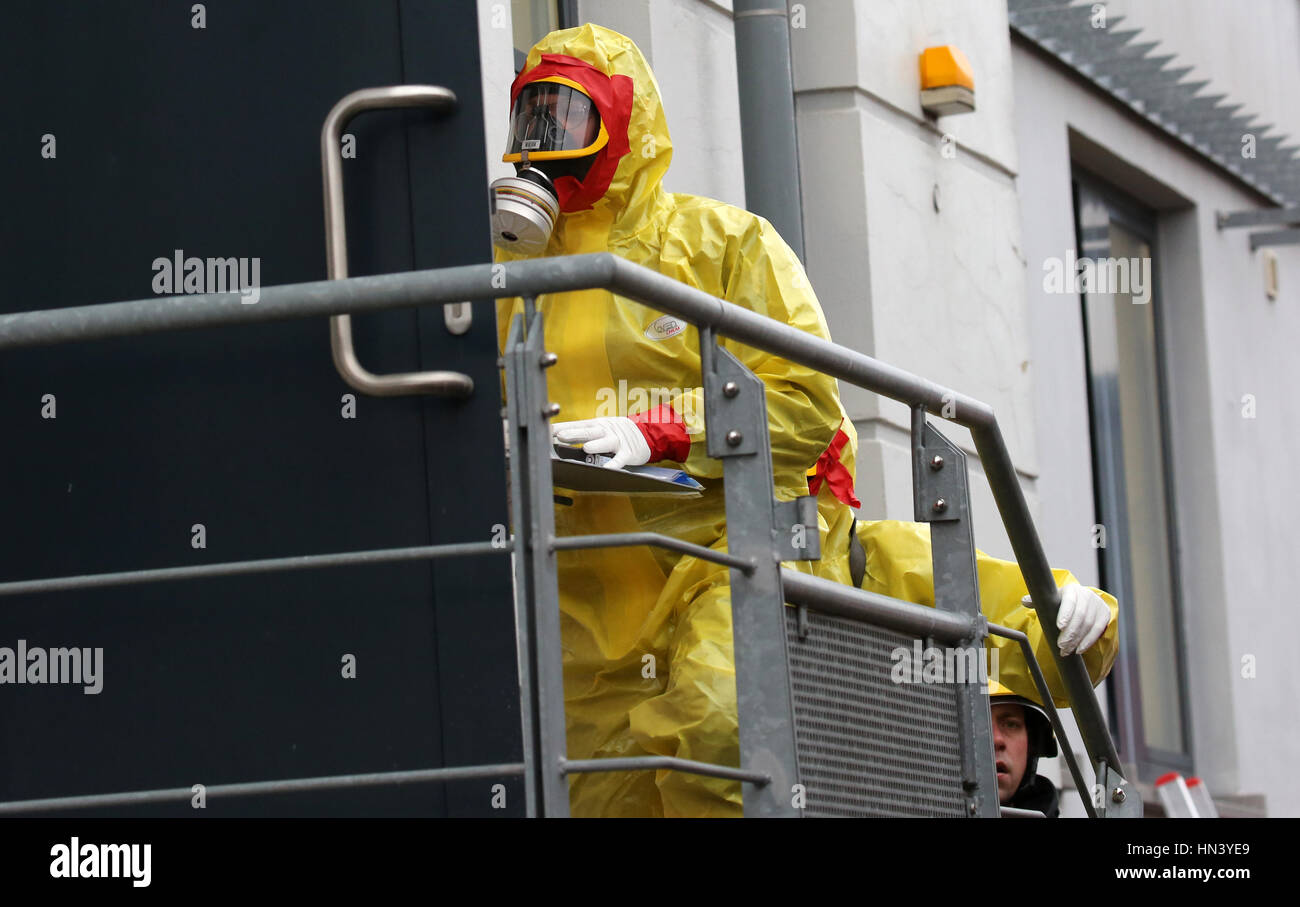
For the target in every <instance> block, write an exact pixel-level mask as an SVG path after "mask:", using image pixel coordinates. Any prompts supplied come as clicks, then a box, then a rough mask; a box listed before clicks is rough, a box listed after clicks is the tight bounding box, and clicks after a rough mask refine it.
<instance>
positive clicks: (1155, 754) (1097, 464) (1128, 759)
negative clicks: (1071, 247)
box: [1072, 166, 1193, 781]
mask: <svg viewBox="0 0 1300 907" xmlns="http://www.w3.org/2000/svg"><path fill="white" fill-rule="evenodd" d="M1072 182H1073V186H1072V189H1073V192H1072V196H1073V200H1074V227H1075V244H1076V254H1077V255H1078V256H1079V257H1084V256H1085V255H1087V254H1088V253H1087V252H1086V250H1085V245H1084V236H1083V230H1084V229H1085V225H1084V224H1083V222H1082V211H1083V208H1082V206H1081V199H1082V198H1084V197H1086V196H1090V197H1091V200H1092V201H1094V202H1097V203H1100V204H1101V205H1102V206H1104V207H1105V209H1106V211H1107V214H1108V217H1109V221H1113V222H1114V223H1116V224H1118V225H1119V226H1121V227H1123V228H1124V229H1125V230H1127V231H1129V232H1130V233H1132V234H1133V235H1134V236H1136V237H1137V238H1139V239H1140V240H1142V241H1143V242H1145V243H1146V244H1147V246H1148V248H1149V249H1150V250H1151V259H1152V265H1153V267H1152V276H1153V283H1154V286H1153V287H1152V296H1151V303H1150V304H1151V305H1152V306H1153V308H1152V318H1153V330H1154V346H1155V350H1154V353H1155V366H1154V367H1155V376H1156V387H1155V394H1156V398H1157V400H1158V402H1159V409H1160V425H1159V431H1160V442H1161V443H1160V446H1161V464H1162V467H1163V474H1164V486H1165V487H1164V492H1165V494H1164V498H1165V525H1166V532H1167V536H1168V539H1167V543H1168V551H1169V589H1170V607H1171V609H1172V614H1171V615H1170V618H1171V623H1172V626H1173V629H1174V641H1173V644H1174V654H1175V659H1176V661H1177V678H1176V682H1177V688H1178V709H1179V715H1180V719H1181V724H1182V735H1183V744H1184V747H1185V749H1184V750H1182V751H1172V750H1167V749H1161V748H1158V747H1153V746H1150V745H1148V744H1147V741H1146V736H1145V733H1144V730H1143V724H1142V698H1141V697H1142V688H1141V679H1140V678H1141V669H1140V666H1139V665H1138V664H1137V655H1138V653H1137V644H1136V615H1135V614H1134V612H1133V609H1132V607H1131V606H1130V607H1127V608H1126V607H1125V602H1124V601H1123V600H1122V599H1121V600H1120V652H1119V655H1118V656H1117V658H1116V664H1115V671H1114V672H1113V674H1112V678H1113V682H1112V683H1111V684H1110V685H1109V706H1110V709H1109V711H1110V723H1111V731H1112V733H1113V734H1114V735H1115V737H1116V740H1117V744H1118V747H1119V751H1120V757H1121V759H1122V760H1123V761H1124V762H1125V763H1127V764H1132V765H1134V766H1135V767H1136V769H1137V776H1138V777H1139V778H1140V779H1142V780H1144V781H1154V780H1155V778H1157V777H1158V776H1160V775H1162V774H1164V773H1165V772H1169V771H1179V772H1182V773H1184V774H1190V773H1191V772H1192V771H1193V758H1192V751H1191V746H1192V740H1193V735H1192V716H1191V704H1190V701H1189V696H1188V690H1189V689H1190V687H1189V684H1188V682H1187V645H1186V630H1185V625H1184V622H1183V612H1184V610H1185V609H1184V601H1185V599H1184V595H1183V588H1182V582H1181V570H1180V563H1181V559H1182V558H1181V548H1180V546H1179V538H1178V521H1177V500H1176V495H1175V489H1176V482H1175V481H1174V463H1173V456H1172V452H1171V450H1170V443H1169V439H1170V438H1171V437H1172V432H1171V426H1170V420H1169V405H1168V403H1169V400H1170V396H1169V393H1168V389H1169V383H1170V381H1169V367H1168V350H1169V343H1168V336H1169V335H1168V329H1167V327H1166V320H1167V318H1166V315H1165V310H1164V309H1165V307H1164V302H1163V296H1162V293H1161V286H1162V281H1161V280H1160V279H1159V275H1158V273H1157V271H1158V268H1157V266H1158V265H1159V263H1160V262H1161V250H1160V243H1159V222H1158V217H1157V215H1156V213H1155V212H1154V211H1151V210H1148V209H1146V208H1144V207H1142V206H1141V205H1139V204H1138V203H1137V202H1135V201H1134V200H1133V199H1132V198H1131V197H1130V196H1128V195H1126V194H1125V193H1123V192H1121V191H1120V190H1118V189H1116V188H1114V187H1113V186H1111V185H1109V184H1108V183H1107V182H1106V181H1105V180H1104V179H1101V178H1099V177H1097V176H1095V175H1094V174H1091V173H1089V172H1088V171H1086V170H1083V169H1081V168H1079V167H1077V166H1076V167H1075V168H1074V170H1073V173H1072ZM1089 257H1091V256H1089ZM1079 312H1080V324H1081V326H1082V331H1083V339H1084V351H1085V369H1086V370H1087V371H1086V373H1085V380H1086V383H1087V388H1088V421H1089V429H1090V444H1091V448H1092V464H1093V495H1094V504H1095V507H1096V512H1097V516H1098V519H1099V520H1101V522H1102V524H1103V525H1105V524H1106V522H1107V520H1108V517H1109V516H1110V515H1111V514H1113V513H1115V512H1116V504H1115V502H1113V501H1111V500H1109V495H1111V494H1112V493H1113V492H1114V488H1113V487H1109V488H1108V487H1106V482H1105V476H1106V474H1107V471H1108V470H1109V469H1110V468H1111V467H1109V466H1108V464H1106V463H1104V462H1103V457H1105V456H1113V452H1109V451H1103V450H1102V449H1101V447H1102V444H1101V442H1102V441H1109V440H1110V439H1111V438H1113V428H1112V427H1111V426H1109V425H1105V426H1099V418H1100V417H1099V415H1098V412H1097V410H1098V401H1097V399H1096V396H1097V395H1096V388H1095V387H1094V376H1093V372H1092V365H1091V363H1092V352H1091V350H1090V349H1089V345H1090V342H1091V341H1090V337H1089V332H1088V316H1087V301H1086V299H1085V298H1084V297H1083V294H1080V298H1079ZM1099 435H1102V436H1104V437H1102V438H1099ZM1119 508H1120V509H1122V510H1123V511H1125V512H1126V505H1125V504H1123V503H1122V502H1121V503H1120V504H1119ZM1097 553H1098V565H1097V566H1098V569H1099V573H1100V576H1101V582H1102V587H1103V588H1106V589H1108V590H1109V589H1110V587H1111V586H1112V585H1115V582H1114V579H1115V576H1116V573H1117V572H1120V571H1123V575H1124V576H1125V577H1127V576H1128V573H1127V571H1128V570H1129V568H1130V563H1129V562H1130V557H1129V553H1128V551H1127V549H1126V548H1124V549H1117V548H1115V547H1114V546H1113V545H1107V547H1105V548H1101V549H1098V552H1097ZM1121 585H1122V586H1123V587H1124V588H1131V582H1130V581H1129V580H1128V579H1127V578H1126V579H1124V580H1123V581H1122V582H1121Z"/></svg>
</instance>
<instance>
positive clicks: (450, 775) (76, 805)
mask: <svg viewBox="0 0 1300 907" xmlns="http://www.w3.org/2000/svg"><path fill="white" fill-rule="evenodd" d="M523 773H524V764H523V763H522V762H503V763H500V764H498V765H465V766H452V767H451V768H423V769H415V770H412V771H404V772H371V773H369V774H364V775H322V776H318V777H315V778H285V779H282V780H279V781H244V782H239V783H236V784H208V785H204V786H203V796H204V797H205V798H215V797H250V796H262V795H265V794H294V793H301V792H303V791H312V790H333V789H336V788H345V787H376V786H379V785H384V784H420V783H423V782H432V781H464V780H467V779H469V778H499V777H506V776H509V775H522V774H523ZM197 793H198V792H197V791H195V790H194V788H193V787H169V788H160V789H158V790H133V791H122V792H121V793H115V794H85V795H82V796H75V797H47V798H45V799H41V800H10V801H8V802H6V803H0V815H12V814H14V813H29V812H49V811H58V810H66V809H93V808H98V807H105V806H143V805H145V804H148V803H180V802H185V801H187V800H192V799H193V798H194V797H195V796H196V795H197Z"/></svg>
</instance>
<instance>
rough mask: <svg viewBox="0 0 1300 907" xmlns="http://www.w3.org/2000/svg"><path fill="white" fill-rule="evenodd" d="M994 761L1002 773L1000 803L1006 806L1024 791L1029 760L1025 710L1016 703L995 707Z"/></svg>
mask: <svg viewBox="0 0 1300 907" xmlns="http://www.w3.org/2000/svg"><path fill="white" fill-rule="evenodd" d="M993 758H994V759H995V760H996V762H997V769H998V801H999V802H1001V803H1002V805H1003V806H1005V805H1006V804H1008V803H1010V802H1011V797H1012V795H1013V794H1015V792H1016V790H1017V789H1018V788H1019V787H1020V780H1021V779H1022V778H1024V776H1025V763H1026V762H1027V761H1028V759H1029V732H1028V730H1027V729H1026V728H1025V707H1024V706H1023V705H1020V704H1018V703H1015V702H1003V703H994V704H993Z"/></svg>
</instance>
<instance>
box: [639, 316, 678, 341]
mask: <svg viewBox="0 0 1300 907" xmlns="http://www.w3.org/2000/svg"><path fill="white" fill-rule="evenodd" d="M684 330H686V322H685V321H682V320H681V319H680V318H678V317H676V316H675V315H663V316H661V317H659V318H656V319H655V320H654V321H652V322H650V324H649V325H647V326H646V329H645V335H646V337H648V338H649V339H650V340H667V339H668V338H669V337H676V336H677V335H678V334H680V333H681V332H682V331H684Z"/></svg>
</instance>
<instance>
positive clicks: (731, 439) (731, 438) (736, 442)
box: [727, 429, 745, 447]
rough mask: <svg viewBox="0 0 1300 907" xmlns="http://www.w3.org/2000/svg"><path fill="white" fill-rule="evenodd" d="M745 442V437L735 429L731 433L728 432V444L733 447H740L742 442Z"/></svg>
mask: <svg viewBox="0 0 1300 907" xmlns="http://www.w3.org/2000/svg"><path fill="white" fill-rule="evenodd" d="M743 440H745V436H744V435H742V434H741V433H740V432H738V431H736V430H735V429H732V430H731V431H729V432H727V443H728V444H730V445H731V446H732V447H739V446H740V442H741V441H743Z"/></svg>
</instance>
